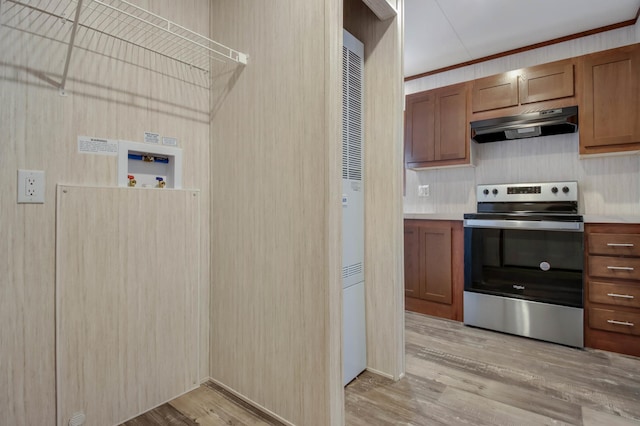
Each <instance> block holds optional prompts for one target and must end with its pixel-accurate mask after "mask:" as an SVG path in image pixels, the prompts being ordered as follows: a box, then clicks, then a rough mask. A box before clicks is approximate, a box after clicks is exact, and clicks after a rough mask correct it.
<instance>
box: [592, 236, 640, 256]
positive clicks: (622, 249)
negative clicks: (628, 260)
mask: <svg viewBox="0 0 640 426" xmlns="http://www.w3.org/2000/svg"><path fill="white" fill-rule="evenodd" d="M588 238H589V254H608V255H612V256H613V255H615V256H640V234H596V233H593V234H589V237H588Z"/></svg>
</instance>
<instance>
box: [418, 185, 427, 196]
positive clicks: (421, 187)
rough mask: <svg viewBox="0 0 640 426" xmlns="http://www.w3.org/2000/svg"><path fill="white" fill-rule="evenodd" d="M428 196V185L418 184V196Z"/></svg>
mask: <svg viewBox="0 0 640 426" xmlns="http://www.w3.org/2000/svg"><path fill="white" fill-rule="evenodd" d="M428 196H429V185H418V197H428Z"/></svg>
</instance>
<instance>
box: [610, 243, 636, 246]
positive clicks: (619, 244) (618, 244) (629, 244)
mask: <svg viewBox="0 0 640 426" xmlns="http://www.w3.org/2000/svg"><path fill="white" fill-rule="evenodd" d="M607 246H609V247H633V244H631V243H607Z"/></svg>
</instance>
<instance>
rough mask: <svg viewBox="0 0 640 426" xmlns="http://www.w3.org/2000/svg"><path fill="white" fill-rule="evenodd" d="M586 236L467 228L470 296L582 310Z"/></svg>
mask: <svg viewBox="0 0 640 426" xmlns="http://www.w3.org/2000/svg"><path fill="white" fill-rule="evenodd" d="M583 252H584V251H583V233H582V232H566V231H540V230H512V229H488V228H487V229H485V228H465V290H467V291H475V292H480V293H487V294H494V295H500V296H507V297H516V298H521V299H527V300H533V301H538V302H545V303H554V304H559V305H565V306H574V307H582V304H583V303H582V269H583V262H584V260H583Z"/></svg>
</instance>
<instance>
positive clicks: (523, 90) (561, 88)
mask: <svg viewBox="0 0 640 426" xmlns="http://www.w3.org/2000/svg"><path fill="white" fill-rule="evenodd" d="M519 78H520V82H519V83H518V86H519V90H520V103H521V104H530V103H532V102H541V101H548V100H551V99H558V98H566V97H569V96H573V94H574V90H573V63H572V62H571V61H562V62H556V63H552V64H544V65H539V66H536V67H530V68H525V69H524V70H522V72H521V73H520V76H519Z"/></svg>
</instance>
